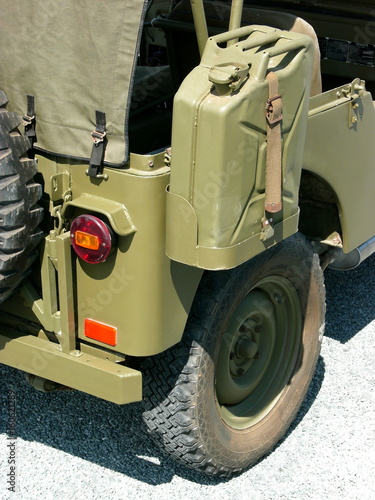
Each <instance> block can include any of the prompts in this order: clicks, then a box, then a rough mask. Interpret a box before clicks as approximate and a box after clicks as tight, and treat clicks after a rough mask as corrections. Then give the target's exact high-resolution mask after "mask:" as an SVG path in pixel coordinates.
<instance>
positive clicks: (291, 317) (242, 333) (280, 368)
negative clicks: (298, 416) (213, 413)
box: [215, 276, 302, 429]
mask: <svg viewBox="0 0 375 500" xmlns="http://www.w3.org/2000/svg"><path fill="white" fill-rule="evenodd" d="M301 332H302V311H301V304H300V300H299V298H298V295H297V291H296V289H295V288H294V287H293V285H292V284H291V283H290V281H288V280H287V279H286V278H283V277H281V276H272V277H269V278H265V279H263V280H261V281H259V282H258V283H257V284H256V286H255V287H254V288H252V289H251V290H250V292H249V293H248V294H247V295H246V296H245V298H244V299H243V300H242V301H241V303H240V304H239V305H238V307H237V308H236V309H235V311H234V313H233V314H232V316H231V320H230V322H229V324H228V326H227V329H226V332H225V335H224V338H223V340H222V342H221V345H220V348H219V353H218V358H217V363H216V370H215V386H216V398H217V406H218V410H219V414H220V416H221V418H222V419H223V420H224V422H225V423H226V424H227V425H229V426H231V427H233V428H235V429H245V428H248V427H250V426H253V425H255V424H256V423H258V422H259V421H260V420H262V419H263V418H264V417H265V416H266V415H267V414H268V413H269V412H270V411H271V410H272V408H273V407H274V406H275V405H276V403H277V401H278V400H279V398H280V396H281V394H282V392H283V391H284V389H285V388H286V387H287V384H288V383H289V380H290V378H291V376H292V374H293V372H294V367H295V364H296V360H297V356H298V353H299V348H300V344H301Z"/></svg>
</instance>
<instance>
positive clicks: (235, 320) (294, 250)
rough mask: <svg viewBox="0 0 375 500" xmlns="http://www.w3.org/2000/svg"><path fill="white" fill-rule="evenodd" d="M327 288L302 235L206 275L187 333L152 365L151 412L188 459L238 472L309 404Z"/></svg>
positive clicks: (212, 469)
mask: <svg viewBox="0 0 375 500" xmlns="http://www.w3.org/2000/svg"><path fill="white" fill-rule="evenodd" d="M324 317H325V288H324V283H323V273H322V271H321V268H320V266H319V259H318V256H317V255H315V254H314V253H313V251H312V248H311V246H310V244H309V243H308V242H307V241H306V240H305V239H304V238H303V237H302V236H301V235H295V236H293V237H291V238H289V239H287V240H285V241H283V242H282V243H280V244H278V245H276V246H275V247H272V248H271V249H269V250H267V251H266V252H264V253H262V254H261V255H259V256H257V257H255V258H254V259H252V260H251V261H249V262H247V263H245V264H243V265H241V266H239V267H237V268H235V269H231V270H229V271H218V272H207V273H205V274H204V276H203V278H202V282H201V284H200V287H199V290H198V292H197V295H196V298H195V300H194V304H193V308H192V311H191V314H190V317H189V320H188V323H187V326H186V330H185V333H184V337H183V340H182V341H181V342H180V343H179V344H178V345H176V346H174V347H173V348H171V349H169V350H168V351H166V352H164V353H162V354H161V355H158V356H155V357H152V358H150V359H148V360H147V361H146V364H145V367H144V380H145V387H144V395H145V398H144V406H145V411H144V415H143V416H144V421H145V423H146V425H147V427H148V430H149V432H150V434H151V436H152V437H153V438H154V440H155V441H156V442H157V443H158V444H159V445H160V446H161V448H162V449H163V450H165V451H166V452H167V453H168V454H169V455H170V456H172V457H173V458H174V459H176V460H177V461H178V462H180V463H183V464H184V465H187V466H188V467H190V468H192V469H195V470H198V471H200V472H204V473H206V474H209V475H213V476H230V475H232V474H234V473H237V472H240V471H242V470H243V469H244V468H246V467H248V466H250V465H252V464H254V463H256V462H257V461H258V460H259V459H260V458H261V457H262V456H264V455H265V454H266V453H267V452H269V451H270V450H271V449H272V448H273V447H274V445H275V444H276V443H277V442H278V441H279V440H280V438H281V437H282V436H283V435H284V434H285V432H286V430H287V429H288V427H289V426H290V424H291V422H292V421H293V419H294V418H295V416H296V414H297V412H298V409H299V408H300V406H301V404H302V402H303V400H304V398H305V395H306V392H307V389H308V386H309V384H310V381H311V379H312V376H313V374H314V371H315V367H316V363H317V359H318V355H319V352H320V344H321V338H322V336H323V331H324Z"/></svg>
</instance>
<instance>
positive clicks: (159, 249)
mask: <svg viewBox="0 0 375 500" xmlns="http://www.w3.org/2000/svg"><path fill="white" fill-rule="evenodd" d="M374 9H375V2H374V1H369V0H367V1H361V2H357V3H356V4H355V5H354V4H351V3H349V4H345V5H342V3H340V2H336V1H325V2H320V1H317V0H315V1H314V2H310V1H304V2H299V1H297V0H289V1H288V0H280V1H277V2H276V1H275V2H273V1H266V0H265V1H258V2H255V1H254V2H249V4H247V3H246V2H245V4H243V2H242V0H233V1H232V2H226V1H216V0H215V1H210V0H204V1H203V0H191V1H187V0H181V1H180V2H179V3H174V2H173V3H172V5H171V4H170V3H169V2H164V1H162V0H161V1H158V0H154V1H153V2H151V3H150V4H149V5H147V2H143V1H138V0H126V1H124V0H121V1H120V0H114V1H112V2H110V3H103V2H99V1H98V0H92V1H91V2H87V3H85V5H83V4H82V3H81V2H80V3H77V2H74V1H73V0H65V1H64V2H53V3H52V2H50V3H48V4H46V3H45V2H42V1H34V2H26V1H22V0H16V1H13V2H5V1H3V2H2V16H1V19H0V40H1V44H2V47H3V50H2V52H1V55H0V60H1V72H0V83H1V84H0V88H1V89H2V92H1V93H0V142H1V155H0V301H1V305H0V321H1V332H0V362H2V363H4V364H7V365H10V366H13V367H16V368H19V369H20V370H23V371H24V372H26V373H27V374H28V375H27V377H28V380H29V382H30V383H31V384H32V385H33V386H34V387H35V388H37V389H39V390H42V391H44V392H49V391H51V390H58V389H62V388H66V387H68V388H73V389H77V390H80V391H84V392H86V393H88V394H91V395H94V396H97V397H100V398H103V399H105V400H108V401H111V402H113V403H116V404H125V403H130V402H135V401H143V405H144V414H143V415H144V421H145V423H146V426H147V427H148V430H149V432H150V435H151V436H152V437H153V438H154V440H155V441H156V442H157V443H158V444H159V445H160V446H161V447H162V449H164V450H165V451H166V452H167V453H169V454H170V455H171V456H172V457H174V458H175V459H176V460H178V461H179V462H181V463H183V464H185V465H187V466H189V467H191V468H193V469H196V470H199V471H201V472H205V473H207V474H211V475H216V476H229V475H231V474H233V473H235V472H239V471H241V470H243V469H244V468H246V467H248V466H249V465H251V464H254V463H256V461H257V460H259V459H260V458H261V457H262V456H263V455H264V454H265V453H267V452H268V451H270V450H271V449H272V447H273V446H274V445H275V444H276V442H277V441H278V440H279V439H280V438H281V437H282V436H283V435H284V434H285V432H286V430H287V429H288V427H289V425H290V423H291V422H292V420H293V419H294V417H295V415H296V413H297V411H298V409H299V407H300V406H301V404H302V402H303V400H304V397H305V394H306V391H307V389H308V386H309V383H310V381H311V378H312V376H313V374H314V370H315V366H316V362H317V359H318V355H319V350H320V344H321V339H322V336H323V333H324V317H325V292H324V280H323V270H324V268H325V267H326V266H328V265H329V266H331V267H333V268H335V269H338V270H346V269H351V268H353V267H355V266H357V265H359V264H360V262H361V261H362V260H363V259H365V258H366V257H368V256H369V255H371V254H372V253H373V251H374V249H375V236H374V235H375V223H374V220H373V217H369V215H371V214H372V213H373V212H374V209H375V197H374V195H373V190H374V181H375V169H374V166H373V162H374V158H375V142H374V141H373V135H374V131H375V108H374V102H373V97H372V95H373V94H374V92H375V71H374V66H375V34H374V29H373V27H374Z"/></svg>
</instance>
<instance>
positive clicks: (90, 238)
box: [74, 231, 99, 250]
mask: <svg viewBox="0 0 375 500" xmlns="http://www.w3.org/2000/svg"><path fill="white" fill-rule="evenodd" d="M74 239H75V242H76V244H77V245H78V246H80V247H83V248H89V249H90V250H98V248H99V238H98V237H97V236H94V235H93V234H89V233H84V232H83V231H76V232H75V235H74Z"/></svg>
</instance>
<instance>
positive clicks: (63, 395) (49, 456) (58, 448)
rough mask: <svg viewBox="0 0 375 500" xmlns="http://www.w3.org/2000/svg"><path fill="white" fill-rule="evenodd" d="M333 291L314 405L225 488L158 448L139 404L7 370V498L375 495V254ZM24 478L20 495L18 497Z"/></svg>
mask: <svg viewBox="0 0 375 500" xmlns="http://www.w3.org/2000/svg"><path fill="white" fill-rule="evenodd" d="M326 287H327V306H328V311H327V323H326V335H325V337H324V341H323V347H322V352H321V357H320V359H319V362H318V367H317V372H316V375H315V378H314V380H313V383H312V385H311V387H310V390H309V393H308V396H307V398H306V401H305V403H304V404H303V406H302V408H301V410H300V412H299V414H298V416H297V418H296V420H295V422H294V423H293V425H292V427H291V429H290V430H289V432H288V434H287V436H286V437H285V439H283V440H282V442H281V443H279V444H278V446H277V447H276V449H275V450H274V451H273V452H272V453H271V454H270V455H268V456H267V457H266V458H264V459H263V460H262V461H261V462H260V463H258V464H257V465H256V466H255V467H253V468H252V469H250V470H248V471H246V472H244V473H243V474H242V475H241V476H238V477H235V478H233V479H231V480H226V481H219V480H212V479H209V478H207V477H204V476H202V475H198V474H195V473H193V472H191V471H188V470H186V469H185V468H183V467H181V466H179V465H176V464H175V463H174V462H173V461H172V460H170V459H168V458H165V457H164V456H163V455H162V454H161V453H160V452H159V451H158V450H157V449H156V448H155V447H154V446H153V445H152V444H151V442H150V441H149V439H148V437H147V435H146V432H145V429H144V427H143V424H142V420H141V408H140V405H139V404H131V405H127V406H123V407H117V406H116V405H114V404H111V403H107V402H105V401H102V400H99V399H96V398H94V397H91V396H87V395H85V394H82V393H78V392H58V393H52V394H49V395H45V394H42V393H39V392H37V391H35V390H34V389H33V388H31V387H29V386H28V385H27V383H26V381H25V377H24V375H23V374H22V373H20V372H18V371H16V370H14V369H11V368H8V367H4V366H3V367H1V368H0V376H1V380H2V384H1V387H0V400H1V401H0V404H1V407H2V410H1V412H0V464H1V467H0V499H3V498H4V499H6V498H12V499H16V498H17V499H25V500H34V499H35V500H36V499H38V500H40V499H51V500H52V499H54V500H59V499H66V500H68V499H69V500H70V499H75V500H78V499H108V500H112V499H114V500H117V499H118V500H120V499H133V498H136V497H137V498H148V499H153V498H160V499H170V498H171V499H174V498H176V499H177V498H178V499H183V498H189V500H193V499H198V498H199V499H200V498H206V497H207V498H210V499H219V498H220V499H235V500H242V499H255V500H258V499H259V500H268V499H288V500H289V499H298V500H304V499H319V500H323V499H341V500H346V499H350V500H356V499H358V500H359V499H361V500H370V499H373V498H375V382H374V378H375V377H374V364H375V350H374V346H375V256H373V257H371V258H370V259H368V260H367V261H365V262H364V263H363V264H362V265H361V266H360V267H359V268H358V269H356V270H354V271H350V272H346V273H342V272H332V271H328V272H326ZM13 406H15V408H16V413H15V415H14V414H13V413H12V408H13ZM9 428H10V432H14V434H15V436H16V439H13V438H12V439H8V433H9ZM8 445H10V446H8ZM13 452H14V453H13ZM9 459H10V460H13V459H14V460H15V465H14V467H15V469H14V470H11V469H10V468H11V466H12V464H9V463H8V461H9ZM14 471H15V483H16V492H15V493H13V492H11V491H8V490H7V488H8V487H9V484H10V483H8V484H7V479H9V477H10V476H8V474H12V473H13V472H14Z"/></svg>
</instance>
